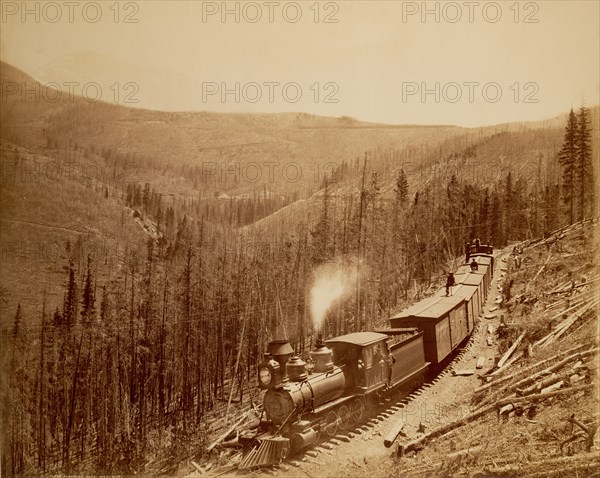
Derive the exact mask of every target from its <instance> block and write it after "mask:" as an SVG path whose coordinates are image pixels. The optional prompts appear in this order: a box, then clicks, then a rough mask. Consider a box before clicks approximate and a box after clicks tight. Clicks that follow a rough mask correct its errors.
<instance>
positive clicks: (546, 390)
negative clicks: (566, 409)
mask: <svg viewBox="0 0 600 478" xmlns="http://www.w3.org/2000/svg"><path fill="white" fill-rule="evenodd" d="M564 384H565V381H564V380H561V381H560V382H556V383H554V384H552V385H550V386H549V387H546V388H542V391H541V392H540V395H548V394H549V393H552V392H554V390H558V389H559V388H560V387H562V386H563V385H564Z"/></svg>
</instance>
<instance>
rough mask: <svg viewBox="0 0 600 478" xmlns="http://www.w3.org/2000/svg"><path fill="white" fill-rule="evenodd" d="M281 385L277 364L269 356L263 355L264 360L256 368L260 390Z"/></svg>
mask: <svg viewBox="0 0 600 478" xmlns="http://www.w3.org/2000/svg"><path fill="white" fill-rule="evenodd" d="M280 383H281V372H280V370H279V364H278V363H277V361H275V360H273V359H272V358H271V356H270V354H265V359H264V360H263V362H262V363H261V364H260V366H259V367H258V386H259V387H260V388H274V387H277V385H279V384H280Z"/></svg>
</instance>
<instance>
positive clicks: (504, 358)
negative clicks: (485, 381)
mask: <svg viewBox="0 0 600 478" xmlns="http://www.w3.org/2000/svg"><path fill="white" fill-rule="evenodd" d="M523 337H525V332H523V333H522V334H521V335H519V338H518V339H517V340H515V343H514V344H512V345H511V347H510V348H509V349H508V350H507V351H506V353H505V354H504V355H503V356H502V358H501V359H500V360H499V361H498V368H502V366H503V365H504V363H505V362H506V361H507V360H508V359H509V357H510V356H511V355H512V353H513V352H514V351H515V350H516V348H517V347H518V346H519V344H520V343H521V340H523Z"/></svg>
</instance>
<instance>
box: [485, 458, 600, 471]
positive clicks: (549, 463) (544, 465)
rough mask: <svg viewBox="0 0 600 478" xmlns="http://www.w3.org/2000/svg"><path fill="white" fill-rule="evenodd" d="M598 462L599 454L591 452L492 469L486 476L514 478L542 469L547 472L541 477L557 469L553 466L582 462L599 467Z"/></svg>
mask: <svg viewBox="0 0 600 478" xmlns="http://www.w3.org/2000/svg"><path fill="white" fill-rule="evenodd" d="M515 458H517V457H515ZM515 461H517V459H515ZM597 461H598V453H596V452H591V453H585V454H579V455H573V456H564V457H560V458H551V459H548V458H544V459H543V460H540V461H532V462H527V463H523V462H519V463H516V464H514V465H504V466H501V467H496V468H490V469H489V470H486V474H488V473H501V474H504V476H505V475H507V474H509V475H511V476H512V475H513V474H514V473H517V474H519V475H522V474H523V472H524V471H525V470H526V469H529V470H539V469H540V468H541V469H544V470H546V471H543V472H542V473H541V475H540V476H546V475H547V474H548V471H547V470H548V468H550V467H552V468H556V467H555V466H553V465H560V464H565V463H573V462H582V463H585V464H593V465H594V466H596V467H597V466H598V465H597V463H596V462H597ZM578 467H579V465H578ZM571 471H572V470H571ZM559 476H568V474H561V475H559Z"/></svg>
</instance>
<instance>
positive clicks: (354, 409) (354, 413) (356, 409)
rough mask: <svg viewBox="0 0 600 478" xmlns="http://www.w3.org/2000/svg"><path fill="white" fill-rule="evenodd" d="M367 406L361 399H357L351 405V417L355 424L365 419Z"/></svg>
mask: <svg viewBox="0 0 600 478" xmlns="http://www.w3.org/2000/svg"><path fill="white" fill-rule="evenodd" d="M364 412H365V406H364V405H363V402H362V400H361V399H360V398H355V399H354V401H353V402H352V404H351V405H350V415H351V417H352V421H353V422H358V421H360V419H361V418H362V417H363V414H364Z"/></svg>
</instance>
